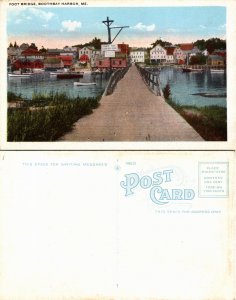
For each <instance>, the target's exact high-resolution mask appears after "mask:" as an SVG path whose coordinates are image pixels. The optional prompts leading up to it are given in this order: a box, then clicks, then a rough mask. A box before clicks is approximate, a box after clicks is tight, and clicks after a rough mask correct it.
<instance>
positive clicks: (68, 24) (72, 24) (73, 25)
mask: <svg viewBox="0 0 236 300" xmlns="http://www.w3.org/2000/svg"><path fill="white" fill-rule="evenodd" d="M61 25H62V27H63V28H64V29H65V30H66V31H67V32H72V31H76V29H78V28H81V26H82V23H81V22H78V21H71V20H65V21H62V22H61Z"/></svg>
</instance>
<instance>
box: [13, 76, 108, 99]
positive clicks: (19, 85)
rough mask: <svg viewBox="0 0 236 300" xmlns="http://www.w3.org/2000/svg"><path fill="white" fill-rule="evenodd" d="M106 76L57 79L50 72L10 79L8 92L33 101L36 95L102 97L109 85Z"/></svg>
mask: <svg viewBox="0 0 236 300" xmlns="http://www.w3.org/2000/svg"><path fill="white" fill-rule="evenodd" d="M107 80H108V78H106V77H105V75H103V76H102V75H101V74H98V75H91V74H84V76H83V78H79V79H57V77H56V76H52V75H50V73H49V72H45V73H42V74H34V75H32V76H30V77H26V78H23V77H22V78H21V77H9V78H8V91H10V92H13V93H15V94H18V95H19V94H20V95H21V96H22V97H23V98H24V99H29V100H31V99H32V96H33V95H34V94H39V93H40V94H45V95H46V94H49V93H51V92H53V93H65V94H66V95H67V96H69V97H70V98H77V97H80V98H85V97H96V96H98V95H100V94H101V93H102V92H103V91H104V89H105V87H106V84H107ZM76 81H80V82H96V85H89V86H75V85H74V82H76Z"/></svg>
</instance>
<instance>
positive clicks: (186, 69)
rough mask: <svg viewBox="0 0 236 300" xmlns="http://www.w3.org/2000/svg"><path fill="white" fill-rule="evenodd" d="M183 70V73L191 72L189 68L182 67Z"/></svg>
mask: <svg viewBox="0 0 236 300" xmlns="http://www.w3.org/2000/svg"><path fill="white" fill-rule="evenodd" d="M182 70H183V72H184V73H189V72H191V69H190V68H182Z"/></svg>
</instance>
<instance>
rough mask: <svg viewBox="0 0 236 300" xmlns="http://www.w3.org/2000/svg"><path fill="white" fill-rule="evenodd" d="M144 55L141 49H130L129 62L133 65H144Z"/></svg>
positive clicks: (144, 52)
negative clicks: (136, 63)
mask: <svg viewBox="0 0 236 300" xmlns="http://www.w3.org/2000/svg"><path fill="white" fill-rule="evenodd" d="M145 54H146V51H145V50H144V49H142V48H137V49H131V51H130V58H131V62H132V63H135V62H138V63H144V61H145Z"/></svg>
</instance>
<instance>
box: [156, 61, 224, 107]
mask: <svg viewBox="0 0 236 300" xmlns="http://www.w3.org/2000/svg"><path fill="white" fill-rule="evenodd" d="M167 83H168V84H169V86H170V90H171V99H172V100H173V101H174V102H175V103H177V104H179V105H194V106H197V107H203V106H212V105H216V106H221V107H226V74H225V73H213V72H211V71H210V70H205V71H203V72H189V73H184V72H183V71H182V69H181V68H175V67H164V68H162V70H161V71H160V84H161V88H162V89H163V88H164V87H165V86H166V84H167ZM205 93H206V94H211V97H205V96H203V95H204V94H205ZM194 94H202V95H194ZM213 95H215V97H214V96H213Z"/></svg>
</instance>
